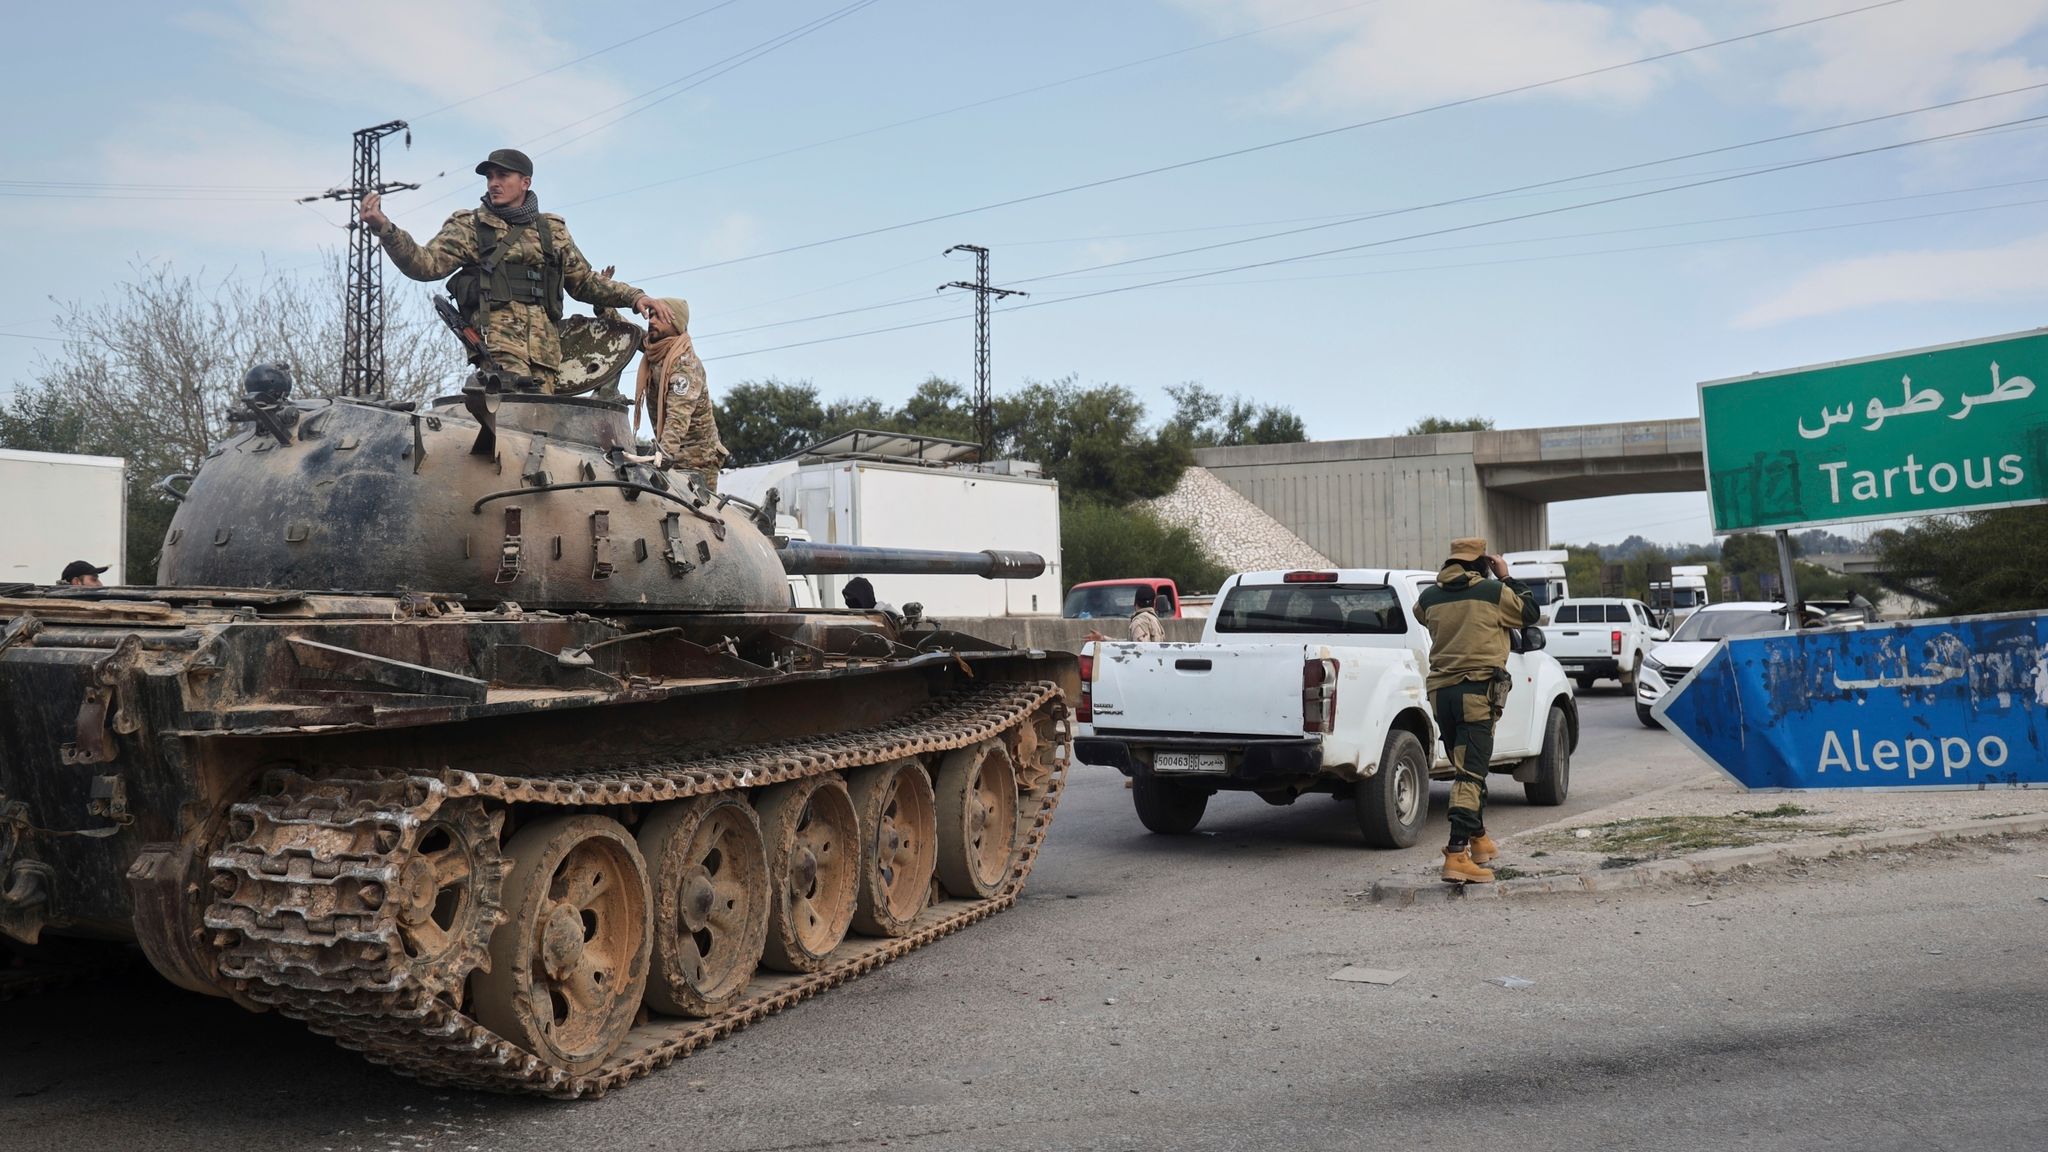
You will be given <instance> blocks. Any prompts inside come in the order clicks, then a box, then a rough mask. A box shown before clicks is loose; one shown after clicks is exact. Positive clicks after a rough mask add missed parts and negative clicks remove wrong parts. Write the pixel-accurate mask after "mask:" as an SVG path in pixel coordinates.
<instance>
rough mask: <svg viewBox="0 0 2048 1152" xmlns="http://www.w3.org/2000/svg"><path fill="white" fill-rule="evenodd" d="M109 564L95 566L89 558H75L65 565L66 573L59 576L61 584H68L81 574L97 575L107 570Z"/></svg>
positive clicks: (58, 579) (58, 580)
mask: <svg viewBox="0 0 2048 1152" xmlns="http://www.w3.org/2000/svg"><path fill="white" fill-rule="evenodd" d="M107 567H108V566H107V565H105V564H101V565H98V566H95V565H94V564H93V563H92V562H91V561H89V560H73V561H72V562H71V563H69V564H66V565H65V566H64V575H62V576H59V577H58V578H57V582H58V583H59V584H68V583H70V582H71V581H73V580H76V579H78V578H79V577H80V576H97V575H99V574H100V573H102V572H105V571H106V570H107Z"/></svg>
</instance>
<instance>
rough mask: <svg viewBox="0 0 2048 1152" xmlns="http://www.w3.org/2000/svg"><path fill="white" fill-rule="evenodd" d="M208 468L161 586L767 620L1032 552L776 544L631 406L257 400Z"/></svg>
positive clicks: (170, 544)
mask: <svg viewBox="0 0 2048 1152" xmlns="http://www.w3.org/2000/svg"><path fill="white" fill-rule="evenodd" d="M247 405H248V406H247V409H246V410H245V411H243V412H240V413H237V414H236V415H237V416H239V417H241V418H243V419H245V420H246V421H247V424H248V427H247V428H246V429H245V430H243V431H241V432H240V433H238V434H237V435H234V436H231V437H230V438H229V439H227V440H226V441H224V442H223V443H222V444H220V445H219V446H218V447H217V448H215V449H214V450H213V452H212V453H210V454H209V455H208V457H207V459H206V461H205V463H204V464H203V465H202V466H201V468H200V470H199V473H198V475H197V476H196V477H193V478H190V480H189V487H180V486H179V485H178V484H177V483H175V481H178V480H183V479H185V478H173V482H167V487H166V490H167V491H169V492H171V493H172V494H173V495H174V496H177V497H179V499H180V501H181V502H180V505H179V508H178V511H177V513H176V515H175V517H174V518H173V519H172V521H171V527H170V531H169V534H168V535H167V537H166V539H165V541H164V550H163V557H162V559H161V561H160V562H159V564H158V568H157V582H158V583H159V584H161V585H167V586H176V587H242V588H247V587H264V588H294V589H314V590H333V591H357V592H361V591H400V592H404V591H417V592H433V593H447V594H454V595H459V596H461V597H463V598H464V599H465V600H467V601H469V602H471V603H491V602H504V601H512V602H516V603H518V604H521V605H523V606H526V607H541V608H558V609H565V610H630V609H634V608H642V609H660V610H663V611H693V610H699V611H719V612H733V611H773V610H778V609H782V608H786V607H787V606H788V604H789V589H788V583H787V579H786V577H787V576H788V575H789V574H808V573H856V572H863V573H871V574H877V575H880V574H887V573H920V574H930V573H947V572H957V573H960V574H963V575H978V576H983V577H986V578H989V579H1011V578H1029V577H1031V576H1035V575H1037V574H1038V573H1040V572H1042V571H1044V567H1045V561H1044V559H1043V558H1042V557H1039V556H1036V555H1034V554H1031V553H1015V552H932V551H911V550H903V549H891V548H864V547H856V546H849V545H829V544H814V543H808V542H802V541H794V542H791V541H783V542H780V545H781V546H780V547H778V541H776V540H775V539H774V538H773V537H772V536H770V535H769V532H770V531H772V529H773V524H774V512H773V509H772V507H771V508H767V509H762V508H757V507H755V506H753V505H751V504H749V503H746V502H744V501H739V500H734V499H731V498H729V497H720V496H717V495H715V494H713V493H710V492H707V491H705V490H704V489H703V488H702V487H701V486H700V485H699V484H698V483H697V481H696V479H695V477H694V475H693V474H690V473H677V472H665V471H662V470H659V469H656V468H653V467H650V466H649V465H648V464H646V463H645V462H643V461H642V460H640V459H639V458H636V457H635V456H634V455H633V449H634V441H633V436H632V432H631V429H630V428H629V426H628V424H627V409H626V406H625V405H624V404H622V403H619V402H616V401H607V400H601V399H593V398H585V397H572V396H548V395H540V394H531V393H524V394H523V393H506V394H503V395H496V394H493V395H491V396H489V397H484V396H481V395H478V394H475V393H474V392H472V393H470V394H465V395H461V396H450V397H443V398H441V399H438V400H435V401H433V402H432V403H431V404H429V405H428V406H427V407H426V408H425V409H424V410H415V409H412V408H410V407H409V406H405V405H392V404H379V403H369V402H364V401H358V400H350V399H337V400H291V399H289V398H287V397H286V396H285V395H283V394H281V393H279V392H277V391H275V390H270V391H254V390H252V391H251V392H250V393H249V395H248V398H247Z"/></svg>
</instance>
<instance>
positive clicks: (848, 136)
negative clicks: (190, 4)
mask: <svg viewBox="0 0 2048 1152" xmlns="http://www.w3.org/2000/svg"><path fill="white" fill-rule="evenodd" d="M1383 2H1384V0H1359V2H1358V3H1354V4H1346V5H1344V6H1343V7H1341V8H1330V9H1326V10H1324V11H1321V12H1314V13H1310V14H1309V15H1307V16H1297V17H1295V18H1294V19H1292V20H1282V21H1279V22H1278V23H1274V24H1267V25H1265V26H1264V27H1260V28H1253V29H1251V30H1249V31H1246V32H1238V33H1234V34H1232V35H1229V36H1223V37H1219V38H1217V39H1215V40H1205V41H1203V42H1202V43H1200V44H1190V45H1188V46H1187V47H1185V48H1176V49H1174V50H1173V51H1171V52H1160V53H1158V54H1156V55H1152V56H1146V57H1143V58H1140V59H1137V60H1127V61H1125V62H1123V63H1121V64H1112V65H1110V66H1109V67H1107V68H1097V69H1095V70H1094V71H1092V72H1082V73H1079V74H1078V75H1074V76H1068V77H1066V78H1064V79H1061V80H1052V81H1048V82H1046V83H1044V84H1033V85H1031V86H1030V87H1028V88H1019V89H1017V90H1016V91H1014V92H1005V93H1003V94H1001V95H999V96H988V97H985V98H983V99H980V100H975V101H971V102H969V103H966V104H955V105H954V106H953V107H951V108H942V109H940V110H939V111H937V112H926V113H924V114H923V115H920V116H912V117H910V118H908V119H905V120H894V121H891V122H890V123H887V124H878V125H875V126H874V127H872V128H863V129H861V130H859V131H858V132H848V133H845V134H843V135H839V136H832V137H828V138H826V139H824V140H813V141H811V142H810V143H809V144H798V145H796V146H794V147H790V148H783V149H781V150H779V151H775V152H767V153H763V154H761V155H759V156H753V157H749V158H748V159H745V160H735V161H733V162H731V163H729V164H721V165H719V166H718V167H716V168H703V169H699V170H698V171H695V172H685V173H683V174H682V175H681V176H671V177H668V178H667V179H664V180H655V181H652V182H650V183H647V184H638V185H635V186H633V187H631V188H621V189H618V190H617V191H614V192H606V193H603V194H601V195H597V196H590V197H586V198H584V199H582V200H577V201H573V202H571V203H569V204H565V205H563V207H564V208H577V207H581V206H582V205H585V204H595V203H597V202H598V201H600V200H610V199H612V198H614V197H618V196H630V195H633V194H634V193H636V192H646V191H648V190H649V189H653V188H663V187H666V186H668V185H670V184H680V183H682V182H683V181H685V180H695V179H697V178H698V177H700V176H712V175H716V174H717V173H720V172H730V171H732V170H733V169H735V168H744V167H747V166H748V165H751V164H760V163H763V162H765V161H768V160H779V159H781V158H782V157H784V156H793V155H795V154H797V153H799V152H809V151H811V150H812V149H814V148H823V147H826V146H828V145H832V144H843V143H845V142H846V141H848V140H858V139H860V138H861V137H863V136H873V135H875V134H877V133H880V132H888V131H891V130H894V129H897V128H907V127H909V126H910V125H912V124H922V123H924V122H925V121H927V120H937V119H940V118H941V117H945V116H952V115H954V114H956V113H960V112H968V111H972V110H973V109H976V108H985V107H987V106H988V105H990V104H999V103H1001V102H1003V101H1005V100H1014V99H1016V98H1018V97H1020V96H1030V95H1034V94H1036V93H1039V92H1045V91H1048V90H1050V89H1053V88H1061V87H1064V86H1066V85H1068V84H1078V83H1080V82H1081V81H1083V80H1093V79H1095V78H1097V77H1099V76H1108V75H1110V74H1112V73H1116V72H1125V71H1128V70H1130V69H1132V68H1140V67H1143V66H1144V65H1147V64H1156V63H1158V62H1159V61H1161V60H1170V59H1172V58H1174V57H1176V56H1185V55H1187V54H1188V53H1190V52H1200V51H1202V50H1203V49H1207V48H1215V47H1218V46H1220V45H1223V44H1229V43H1232V42H1234V41H1238V40H1244V39H1247V38H1249V37H1252V36H1261V35H1264V34H1265V33H1267V32H1273V31H1276V30H1278V29H1281V28H1288V27H1292V26H1294V25H1296V24H1306V23H1309V22H1311V21H1315V20H1323V19H1326V18H1328V17H1331V16H1336V15H1340V14H1342V13H1345V12H1352V11H1356V10H1357V9H1360V8H1366V7H1370V6H1371V5H1374V4H1379V3H1383Z"/></svg>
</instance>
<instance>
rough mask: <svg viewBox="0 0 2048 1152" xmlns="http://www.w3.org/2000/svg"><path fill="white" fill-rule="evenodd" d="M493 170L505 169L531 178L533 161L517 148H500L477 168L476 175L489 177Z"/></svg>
mask: <svg viewBox="0 0 2048 1152" xmlns="http://www.w3.org/2000/svg"><path fill="white" fill-rule="evenodd" d="M493 168H503V169H504V170H505V171H507V172H517V173H519V174H520V175H521V176H531V175H533V159H532V157H530V156H528V155H527V154H526V153H524V152H521V151H520V150H519V149H517V148H500V149H498V150H497V151H495V152H493V153H491V154H490V155H489V156H486V157H485V158H484V159H483V162H482V163H480V164H478V165H477V166H476V174H477V175H479V176H488V175H490V174H491V169H493Z"/></svg>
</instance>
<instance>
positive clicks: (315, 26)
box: [190, 0, 627, 143]
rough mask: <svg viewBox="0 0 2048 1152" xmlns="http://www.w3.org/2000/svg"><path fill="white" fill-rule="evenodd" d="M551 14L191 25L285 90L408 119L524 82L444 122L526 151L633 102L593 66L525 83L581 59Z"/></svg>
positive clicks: (491, 12) (257, 1) (247, 4)
mask: <svg viewBox="0 0 2048 1152" xmlns="http://www.w3.org/2000/svg"><path fill="white" fill-rule="evenodd" d="M550 11H551V9H549V8H547V7H544V6H543V5H542V4H540V3H538V2H537V0H499V2H498V3H494V4H489V5H474V4H419V3H415V2H413V0H349V2H348V3H340V4H337V3H331V2H328V0H243V2H242V4H241V9H240V12H239V13H238V14H236V15H224V14H209V15H203V16H194V17H191V18H190V22H191V23H192V24H193V25H195V26H197V27H199V28H201V29H203V30H206V31H209V32H211V33H213V34H215V35H216V36H219V37H221V38H223V39H225V40H227V41H229V42H231V43H234V44H237V45H239V46H240V47H241V48H242V50H243V51H245V52H246V53H247V58H248V59H250V60H252V61H255V62H258V63H259V64H260V65H261V66H263V67H264V68H265V69H266V70H267V71H268V72H269V73H270V74H271V78H272V79H274V80H275V81H276V82H277V83H278V84H280V85H289V86H291V87H294V88H296V89H298V90H300V91H302V92H306V93H309V94H313V95H318V96H321V97H324V98H327V99H330V100H331V99H336V98H340V99H344V100H346V101H347V102H348V103H349V104H350V105H351V106H353V107H367V106H374V107H379V108H385V109H390V110H392V111H393V113H394V114H395V115H397V116H400V117H406V116H415V117H416V116H423V115H425V114H426V113H428V112H430V111H433V110H435V109H439V108H441V107H443V106H444V105H448V104H452V103H455V102H456V101H459V100H467V99H469V98H470V97H472V96H476V95H477V94H478V93H481V92H488V91H490V90H491V89H494V88H497V87H498V86H500V85H503V84H507V83H510V82H513V81H521V82H520V83H518V84H517V85H516V86H514V87H510V88H507V89H506V90H505V91H503V92H497V93H494V94H492V95H490V96H486V97H484V98H482V99H480V100H474V101H471V102H469V103H466V104H464V105H462V106H461V107H460V108H455V109H452V110H450V111H447V112H443V113H440V115H443V116H455V117H460V118H462V119H463V120H466V121H468V122H470V123H473V124H476V125H479V126H482V127H485V128H489V129H492V130H494V131H496V132H498V133H499V134H500V135H502V136H503V137H504V138H505V139H506V140H508V141H511V142H514V143H526V142H528V141H531V140H533V139H534V138H536V137H538V136H540V135H541V134H542V133H544V132H548V131H550V130H552V129H554V128H556V127H558V126H560V125H562V124H564V123H565V122H567V121H569V120H573V119H575V118H577V117H579V116H582V115H585V114H587V113H589V112H594V111H596V110H597V109H599V108H604V107H608V106H610V105H612V104H616V103H618V102H619V101H621V100H623V99H625V98H626V96H627V93H626V92H625V91H624V90H623V89H621V88H619V87H618V86H617V85H615V84H613V83H612V82H611V81H609V80H606V79H603V78H601V76H600V75H599V73H598V72H597V71H595V68H596V66H595V65H592V66H590V67H578V68H566V69H563V70H562V71H560V72H554V73H550V74H549V75H546V76H540V77H537V78H535V79H531V80H527V79H525V77H528V76H531V75H532V74H533V73H536V72H539V71H542V70H543V69H546V68H551V67H553V66H555V65H557V64H559V63H561V62H562V61H564V60H568V59H571V58H573V57H574V56H576V55H577V48H576V46H575V45H573V44H570V43H568V42H566V41H562V40H558V39H556V38H554V37H553V36H550V35H548V34H547V32H546V31H545V29H544V25H545V23H546V22H547V20H546V17H547V14H548V13H549V12H550ZM552 11H557V12H567V11H568V10H567V9H554V10H552ZM613 115H616V113H614V114H613ZM586 127H587V126H586ZM555 139H558V137H551V138H550V139H549V142H553V141H554V140H555Z"/></svg>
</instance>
